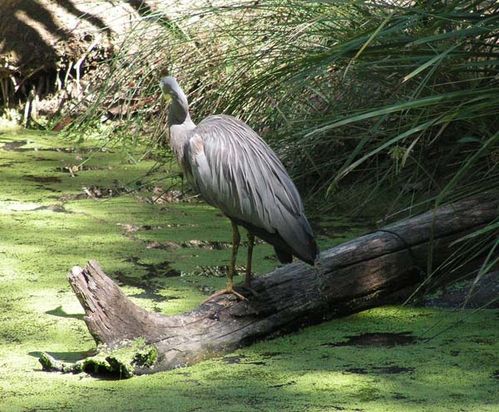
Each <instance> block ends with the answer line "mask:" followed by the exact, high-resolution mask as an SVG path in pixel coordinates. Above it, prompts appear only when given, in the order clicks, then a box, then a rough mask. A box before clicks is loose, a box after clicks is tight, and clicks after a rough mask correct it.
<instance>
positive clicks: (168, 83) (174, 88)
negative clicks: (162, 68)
mask: <svg viewBox="0 0 499 412" xmlns="http://www.w3.org/2000/svg"><path fill="white" fill-rule="evenodd" d="M159 87H160V89H161V92H162V93H163V97H164V98H165V99H166V100H170V99H172V98H177V99H178V98H179V96H181V95H182V94H183V93H182V90H181V89H180V86H179V85H178V83H177V80H176V79H175V77H171V76H167V77H163V78H162V79H161V80H160V82H159Z"/></svg>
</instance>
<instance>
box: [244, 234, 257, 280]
mask: <svg viewBox="0 0 499 412" xmlns="http://www.w3.org/2000/svg"><path fill="white" fill-rule="evenodd" d="M253 246H255V235H254V234H253V233H250V232H248V260H247V262H246V279H245V281H244V286H246V287H247V288H249V287H250V286H251V279H252V275H251V261H252V259H253Z"/></svg>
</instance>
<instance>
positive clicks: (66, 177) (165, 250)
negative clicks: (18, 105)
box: [0, 130, 499, 411]
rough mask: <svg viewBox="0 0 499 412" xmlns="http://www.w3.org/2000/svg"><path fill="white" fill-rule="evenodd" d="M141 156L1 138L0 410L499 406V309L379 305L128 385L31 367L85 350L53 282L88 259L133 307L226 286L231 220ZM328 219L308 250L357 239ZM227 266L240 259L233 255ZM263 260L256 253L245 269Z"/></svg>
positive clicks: (67, 294) (63, 294)
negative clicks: (42, 358)
mask: <svg viewBox="0 0 499 412" xmlns="http://www.w3.org/2000/svg"><path fill="white" fill-rule="evenodd" d="M179 187H180V180H179V178H178V173H177V170H176V168H175V166H174V165H173V163H172V162H170V161H166V162H165V163H164V164H161V165H158V162H157V156H156V154H154V153H149V152H148V149H147V148H146V147H139V148H137V147H136V146H135V147H126V146H125V145H124V144H115V145H113V146H110V145H105V144H104V143H102V142H99V141H98V140H95V141H87V142H86V143H85V144H84V145H80V146H77V147H75V146H74V144H73V143H72V142H69V141H66V140H64V139H62V138H61V137H58V136H57V135H53V134H46V133H43V134H42V133H35V132H26V131H13V130H4V131H0V411H17V410H20V411H32V410H33V411H38V410H57V411H58V410H64V411H66V410H75V411H87V410H88V411H108V410H111V409H114V410H118V411H147V410H151V411H156V410H162V411H213V410H225V411H255V410H256V411H336V410H346V411H351V410H365V411H404V410H408V411H412V410H414V411H416V410H427V411H435V410H442V411H443V410H452V411H454V410H466V411H494V410H499V355H498V354H499V343H498V337H499V312H498V311H494V310H482V311H476V312H472V311H451V310H441V309H425V308H411V307H386V308H378V309H374V310H370V311H366V312H363V313H360V314H357V315H354V316H350V317H347V318H344V319H339V320H334V321H331V322H327V323H324V324H322V325H318V326H314V327H309V328H306V329H304V330H302V331H300V332H298V333H295V334H292V335H288V336H285V337H281V338H276V339H273V340H269V341H264V342H260V343H257V344H255V345H253V346H250V347H248V348H244V349H241V350H238V351H237V352H234V353H232V354H228V355H226V356H224V357H220V358H218V359H213V360H209V361H205V362H202V363H200V364H198V365H195V366H192V367H189V368H184V369H178V370H174V371H170V372H164V373H158V374H155V375H150V376H140V377H134V378H132V379H128V380H121V381H118V380H102V379H96V378H94V377H91V376H89V375H86V374H77V375H73V374H64V375H63V374H59V373H49V372H44V371H42V369H41V365H40V364H39V363H38V357H39V355H40V353H41V352H42V351H44V352H48V353H49V354H51V355H52V356H54V357H55V358H57V359H60V360H64V361H76V360H78V359H81V358H83V357H85V356H86V355H87V354H88V353H89V352H91V351H92V350H93V349H94V348H95V343H94V341H93V339H92V338H91V336H90V335H89V333H88V331H87V329H86V327H85V324H84V322H83V320H82V313H83V312H82V309H81V308H80V306H79V303H78V301H77V299H76V297H75V296H74V294H73V293H72V291H71V290H70V287H69V285H68V283H67V280H66V277H67V272H68V270H69V269H70V268H71V267H72V266H74V265H83V264H85V262H86V261H87V260H89V259H96V260H98V261H99V262H100V263H101V265H102V266H103V268H104V270H105V271H106V273H108V274H110V275H111V276H112V277H113V278H114V279H116V280H117V281H118V282H119V283H120V285H122V287H123V290H124V291H125V293H126V294H127V295H129V296H131V297H132V298H133V299H134V301H135V302H136V303H137V304H139V305H141V306H143V307H145V308H147V309H149V310H154V311H158V312H161V313H165V314H173V313H179V312H182V311H186V310H189V309H191V308H193V307H194V306H195V305H197V304H198V303H199V302H201V301H202V300H204V299H205V298H206V295H207V294H209V293H211V292H213V291H214V290H216V289H218V288H220V287H221V286H222V285H223V284H224V283H225V278H224V271H225V269H224V265H226V264H227V262H228V259H229V249H228V246H229V243H228V242H229V239H230V234H231V232H230V225H229V223H228V222H227V220H226V219H224V218H223V216H221V215H220V213H219V212H217V211H216V210H214V209H212V208H210V207H209V206H206V205H205V204H203V203H201V202H199V201H197V200H196V199H192V198H191V196H190V195H182V194H181V193H180V192H179V191H178V188H179ZM366 229H367V228H366V227H364V226H363V224H362V223H359V222H349V221H345V220H344V219H338V218H335V219H326V220H325V221H324V222H322V227H320V226H316V231H317V232H318V233H320V234H321V235H320V237H319V242H320V244H321V247H322V248H326V247H328V246H332V245H334V244H337V243H340V242H342V241H344V240H346V239H349V238H352V237H354V236H358V235H359V234H361V233H362V232H363V231H365V230H366ZM240 262H241V263H244V262H245V253H244V248H241V252H240ZM276 265H277V261H276V260H275V258H274V257H273V254H272V249H271V248H270V247H269V246H268V245H265V244H259V245H258V246H257V248H256V250H255V258H254V269H255V271H256V272H257V273H265V272H266V271H269V270H270V269H272V268H273V267H275V266H276Z"/></svg>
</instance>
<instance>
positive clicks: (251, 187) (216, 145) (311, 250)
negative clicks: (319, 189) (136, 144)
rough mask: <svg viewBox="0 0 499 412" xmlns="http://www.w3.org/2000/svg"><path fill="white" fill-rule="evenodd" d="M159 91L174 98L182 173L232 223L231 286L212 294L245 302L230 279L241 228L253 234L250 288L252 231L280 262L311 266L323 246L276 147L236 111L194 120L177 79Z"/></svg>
mask: <svg viewBox="0 0 499 412" xmlns="http://www.w3.org/2000/svg"><path fill="white" fill-rule="evenodd" d="M160 89H161V91H162V94H163V96H164V97H165V99H166V100H167V101H170V107H169V111H168V126H169V131H170V146H171V148H172V150H173V152H174V154H175V156H176V158H177V161H178V163H179V164H180V167H181V168H182V171H183V173H184V176H185V177H186V179H187V181H188V182H189V183H190V185H191V186H192V188H193V189H194V190H195V191H196V192H197V193H198V194H199V195H200V196H201V198H202V199H203V200H204V201H206V202H207V203H208V204H210V205H212V206H214V207H216V208H218V209H220V210H221V211H222V213H223V214H224V215H225V216H226V217H227V218H228V219H229V220H230V222H231V224H232V254H231V259H230V265H229V267H228V272H227V286H226V288H225V289H223V290H221V291H219V292H217V293H215V295H221V294H225V293H228V294H233V295H236V296H237V297H238V298H240V299H246V298H245V297H244V296H242V295H241V294H240V293H238V292H237V291H235V290H234V281H233V277H234V274H235V272H236V258H237V253H238V249H239V245H240V241H241V237H240V233H239V229H238V227H239V226H242V227H243V228H245V229H246V231H247V237H248V254H247V264H246V271H245V272H246V273H245V283H244V285H245V286H246V287H247V288H250V287H251V280H252V271H251V264H252V256H253V247H254V244H255V236H257V237H258V238H260V239H262V240H264V241H266V242H267V243H270V244H271V245H272V246H273V247H274V250H275V253H276V255H277V258H278V259H279V261H280V262H281V263H291V261H292V260H293V256H295V257H297V258H298V259H300V260H302V261H304V262H306V263H308V264H310V265H314V263H315V262H316V260H317V259H318V255H319V249H318V247H317V243H316V241H315V238H314V234H313V232H312V228H311V227H310V223H309V222H308V220H307V217H306V216H305V211H304V207H303V202H302V200H301V197H300V195H299V193H298V190H297V189H296V186H295V185H294V183H293V181H292V180H291V178H290V177H289V175H288V173H287V171H286V169H285V168H284V166H283V164H282V163H281V161H280V160H279V158H278V157H277V155H276V154H275V152H274V151H273V150H272V149H271V148H270V147H269V146H268V145H267V144H266V143H265V141H264V140H263V139H262V138H261V137H260V136H259V135H258V134H257V133H256V132H255V131H254V130H253V129H252V128H251V127H250V126H248V125H247V124H246V123H244V122H242V121H241V120H239V119H237V118H235V117H233V116H229V115H223V114H220V115H211V116H208V117H206V118H205V119H203V120H202V121H201V122H200V123H199V124H197V125H196V124H194V122H193V121H192V119H191V116H190V114H189V103H188V100H187V96H186V95H185V93H184V92H183V91H182V89H181V88H180V86H179V84H178V82H177V80H176V79H175V78H174V77H170V76H168V77H163V78H162V79H161V80H160ZM250 290H251V289H250ZM215 295H212V297H213V296H215Z"/></svg>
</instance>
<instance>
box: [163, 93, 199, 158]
mask: <svg viewBox="0 0 499 412" xmlns="http://www.w3.org/2000/svg"><path fill="white" fill-rule="evenodd" d="M168 125H169V126H170V146H171V147H172V149H173V151H174V152H175V155H176V156H177V159H178V160H179V161H180V162H182V159H183V155H184V145H185V144H186V143H187V140H188V138H189V135H190V132H191V131H192V130H193V129H194V128H195V127H196V125H195V124H194V122H193V121H192V120H191V116H190V115H189V105H188V103H187V97H186V96H185V95H184V94H183V93H181V94H179V97H178V98H177V97H175V98H174V99H173V100H172V103H171V105H170V111H169V112H168Z"/></svg>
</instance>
